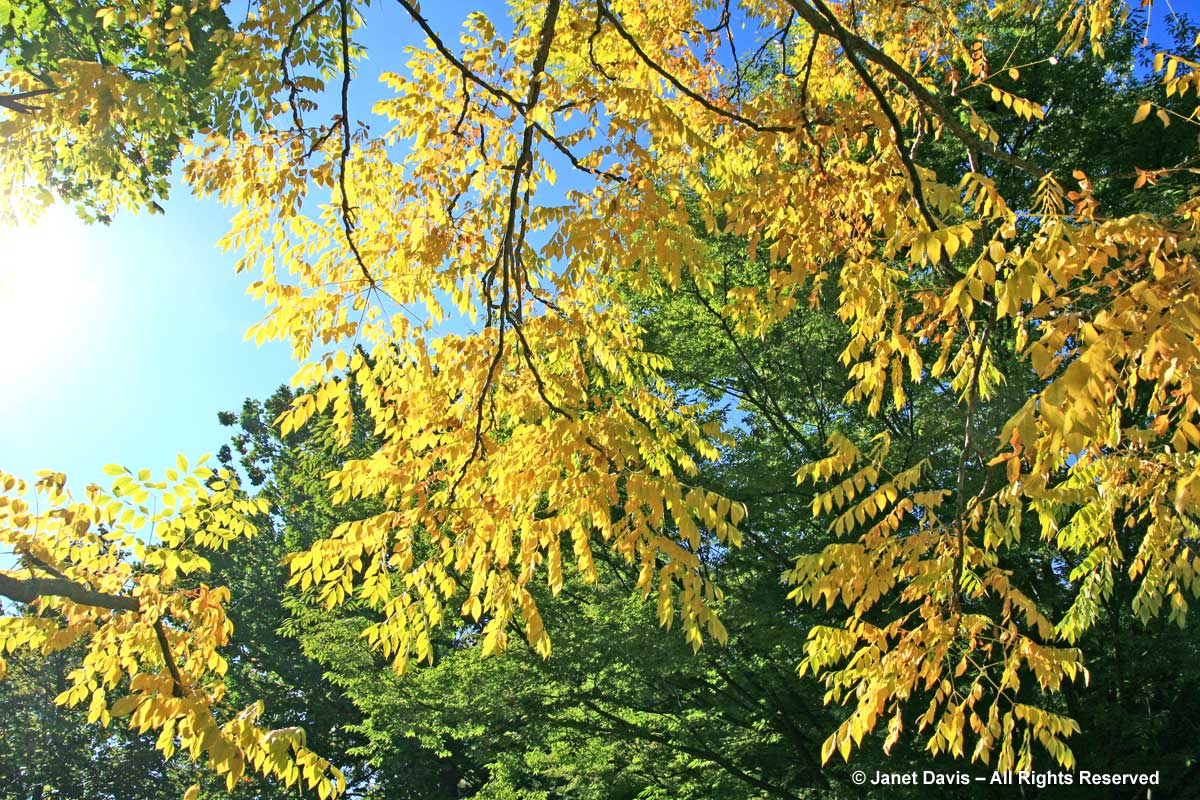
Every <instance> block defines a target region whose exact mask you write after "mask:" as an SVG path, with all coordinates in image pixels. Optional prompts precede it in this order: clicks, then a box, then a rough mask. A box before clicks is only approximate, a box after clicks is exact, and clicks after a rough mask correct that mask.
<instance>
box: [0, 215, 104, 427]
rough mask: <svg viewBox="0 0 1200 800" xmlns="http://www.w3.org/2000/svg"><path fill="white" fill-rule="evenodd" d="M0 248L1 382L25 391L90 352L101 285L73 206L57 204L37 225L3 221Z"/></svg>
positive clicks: (51, 379)
mask: <svg viewBox="0 0 1200 800" xmlns="http://www.w3.org/2000/svg"><path fill="white" fill-rule="evenodd" d="M0 248H2V251H0V252H2V253H3V255H2V257H0V347H2V348H3V352H4V358H5V364H4V368H3V369H0V389H3V390H7V391H12V390H16V391H17V392H19V393H21V394H25V393H26V392H28V391H29V390H30V389H32V388H33V387H34V386H41V385H45V384H48V383H53V382H54V381H55V376H58V375H61V374H62V372H63V371H64V370H66V369H70V368H72V367H73V366H75V365H77V364H79V363H81V362H82V359H84V358H86V357H88V356H89V353H88V341H89V340H90V338H91V337H89V336H88V329H89V328H90V327H91V326H93V325H94V324H96V323H97V322H98V320H99V319H100V317H101V315H100V314H99V313H98V305H99V303H100V302H101V297H102V291H101V285H100V282H99V281H98V280H96V277H95V276H94V275H92V274H91V270H90V269H89V264H90V262H91V260H92V259H91V258H90V257H89V253H88V247H87V244H86V230H85V228H84V223H83V222H81V221H80V220H78V219H76V218H75V217H74V216H72V214H71V212H70V211H68V210H67V209H64V208H61V207H57V206H56V207H54V208H51V209H50V210H49V211H47V213H46V214H45V215H44V216H43V217H42V219H41V220H40V221H39V222H38V224H37V225H35V226H31V227H17V228H12V227H3V228H0ZM12 399H15V398H10V400H12ZM5 404H6V405H7V404H8V401H6V403H5Z"/></svg>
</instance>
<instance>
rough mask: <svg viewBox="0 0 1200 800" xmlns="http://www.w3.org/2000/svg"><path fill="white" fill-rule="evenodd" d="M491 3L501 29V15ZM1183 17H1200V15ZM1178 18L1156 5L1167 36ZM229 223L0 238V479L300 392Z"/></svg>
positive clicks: (454, 10)
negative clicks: (269, 337)
mask: <svg viewBox="0 0 1200 800" xmlns="http://www.w3.org/2000/svg"><path fill="white" fill-rule="evenodd" d="M489 5H491V6H493V8H494V10H493V12H492V16H493V21H494V22H495V23H496V24H497V27H498V28H500V29H503V28H504V24H503V11H502V9H501V8H500V7H499V4H489ZM1172 5H1173V6H1174V9H1175V10H1176V11H1179V12H1189V13H1192V14H1194V13H1195V12H1196V11H1197V6H1198V5H1200V3H1198V2H1197V0H1172ZM471 6H472V7H474V6H475V4H471ZM1166 6H1167V3H1166V2H1165V0H1157V2H1156V3H1155V8H1154V17H1155V21H1156V23H1157V22H1158V21H1159V20H1161V19H1162V18H1163V17H1165V16H1166V14H1168V13H1170V12H1169V9H1167V8H1166ZM467 11H468V6H467V5H466V4H462V3H445V4H443V5H441V6H439V7H438V8H437V9H436V10H435V9H434V7H433V5H430V6H429V10H428V11H427V13H429V15H430V17H431V21H432V22H433V24H434V25H435V27H436V28H437V29H438V30H439V32H441V33H442V35H443V38H444V40H446V41H447V42H454V41H456V40H457V30H458V25H459V22H460V21H461V19H462V17H464V16H465V14H466V13H467ZM364 39H365V43H366V44H367V46H368V50H369V53H370V57H369V59H368V61H367V62H365V63H364V64H363V65H362V67H361V72H360V74H359V76H358V79H357V80H356V81H355V84H354V88H353V95H352V96H353V99H354V104H355V106H356V108H357V109H360V112H359V113H358V114H357V115H356V116H360V117H362V118H366V115H367V109H369V107H370V105H371V104H372V103H373V102H374V101H375V100H377V99H380V98H382V97H384V96H385V94H386V89H385V88H384V87H383V86H382V85H381V84H380V83H379V82H378V81H377V76H378V74H379V73H380V72H382V71H384V70H388V69H391V70H397V69H400V68H402V64H403V58H402V57H401V50H402V48H403V47H405V46H406V45H415V44H418V43H419V41H420V39H419V37H418V35H417V34H416V29H415V26H414V25H412V24H411V23H410V22H408V21H407V19H405V18H404V17H403V16H402V14H401V12H400V11H399V9H397V8H396V7H394V6H393V5H391V4H377V5H375V6H374V7H373V8H372V9H371V11H370V15H369V17H368V19H367V29H366V34H365V37H364ZM556 166H557V165H556ZM564 172H569V170H563V169H560V170H559V173H560V175H562V174H564ZM227 221H228V213H227V212H226V211H225V210H224V209H222V208H220V207H219V206H217V205H216V204H214V203H212V202H210V201H203V202H201V201H197V200H195V199H193V198H192V197H191V196H190V194H189V193H188V192H187V191H186V190H185V189H184V188H183V187H180V186H177V187H176V190H175V191H174V193H173V197H172V199H171V201H170V202H169V203H167V204H166V214H165V215H162V216H147V215H140V216H135V215H131V214H122V215H119V216H118V217H117V218H116V219H115V220H114V222H113V223H112V225H110V226H108V227H104V226H99V225H94V226H88V225H85V224H83V223H82V222H80V221H78V220H77V219H75V218H74V217H73V216H72V215H71V213H70V212H68V211H64V210H62V209H56V210H53V211H51V212H50V214H49V215H48V217H47V219H46V220H45V222H44V223H43V224H42V226H41V227H40V228H36V229H32V230H23V231H12V230H2V229H0V242H2V250H0V254H2V255H0V257H2V258H3V263H2V264H0V342H3V347H4V348H5V351H6V358H5V360H4V362H3V366H0V469H2V470H5V471H7V472H10V473H13V474H16V475H18V476H24V477H30V476H32V473H33V472H34V471H35V470H38V469H55V470H59V471H62V472H66V473H67V475H68V477H69V478H70V481H71V483H70V485H71V486H74V487H78V488H80V489H81V488H82V487H83V486H84V485H86V484H87V483H88V482H92V481H95V482H98V483H107V482H108V479H107V478H106V477H105V476H104V475H103V473H102V467H103V465H104V464H106V463H110V462H117V463H121V464H124V465H126V466H129V467H131V468H134V469H138V468H143V467H149V468H151V469H154V470H156V471H158V470H160V469H162V468H165V467H167V466H170V465H171V464H173V463H174V460H175V454H176V453H179V452H182V453H183V454H184V455H185V456H187V457H188V459H189V460H192V459H194V458H195V457H196V456H198V455H200V454H202V453H205V452H215V451H216V450H217V448H219V447H220V445H221V444H222V443H224V442H225V441H226V440H227V438H228V430H227V429H223V428H222V427H221V426H220V425H218V423H217V417H216V414H217V411H219V410H237V409H238V408H240V406H241V402H242V400H243V398H245V397H248V396H249V397H264V396H266V395H267V394H269V393H270V392H271V391H272V390H273V389H274V388H275V387H276V386H278V385H279V384H281V383H287V382H289V380H290V377H291V374H292V372H293V369H294V365H293V364H292V363H291V362H290V360H289V355H288V350H287V347H286V346H285V345H281V344H278V343H269V344H266V345H264V346H263V347H261V348H256V347H255V346H254V345H253V344H252V343H250V342H246V341H244V338H243V335H244V332H245V330H246V329H247V328H248V327H249V326H250V325H252V324H253V323H254V322H256V321H257V320H258V319H259V318H260V317H261V316H262V314H263V312H264V307H263V306H261V305H259V304H256V303H255V302H254V301H252V300H251V299H249V298H248V297H246V296H245V294H244V291H245V287H246V285H247V283H248V282H249V280H251V279H250V278H248V277H247V276H245V275H242V276H235V275H234V273H233V264H234V258H235V255H234V254H232V253H231V254H222V253H221V252H220V251H218V250H217V248H216V247H215V242H216V241H217V239H218V238H219V237H220V236H221V235H222V234H223V233H224V232H225V231H226V230H227Z"/></svg>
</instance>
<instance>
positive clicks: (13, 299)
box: [0, 3, 502, 496]
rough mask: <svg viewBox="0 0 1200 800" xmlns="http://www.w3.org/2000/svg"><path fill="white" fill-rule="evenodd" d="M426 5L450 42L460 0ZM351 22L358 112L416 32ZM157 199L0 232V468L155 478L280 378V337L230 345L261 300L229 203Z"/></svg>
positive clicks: (381, 16) (283, 372)
mask: <svg viewBox="0 0 1200 800" xmlns="http://www.w3.org/2000/svg"><path fill="white" fill-rule="evenodd" d="M426 13H427V14H428V15H429V16H430V18H431V20H432V21H433V23H434V24H435V25H437V26H438V29H439V30H440V31H441V32H443V35H444V37H445V38H446V39H447V40H449V41H452V42H453V41H457V28H458V24H459V21H460V20H461V18H462V17H463V16H465V14H466V6H463V5H460V4H453V3H450V4H446V7H445V8H443V9H442V10H441V11H440V12H437V11H432V10H430V11H427V12H426ZM501 13H502V12H501ZM367 22H368V27H367V31H368V32H369V33H368V34H367V35H366V36H365V42H366V44H367V46H368V50H369V57H368V60H367V61H366V62H365V63H363V64H362V65H361V67H360V70H361V71H360V73H359V75H358V77H357V79H356V80H355V83H354V85H353V89H352V92H353V94H352V98H353V101H354V105H355V107H356V109H358V113H357V114H356V116H358V117H361V118H364V119H365V118H366V116H367V114H368V112H369V108H370V106H371V104H373V103H374V102H375V101H376V100H378V99H381V98H382V97H384V96H385V95H386V93H387V89H386V87H384V86H383V85H382V84H380V83H379V81H378V79H377V78H378V75H379V73H380V72H382V71H385V70H398V69H401V68H402V66H403V62H404V60H405V59H404V58H403V54H402V48H403V47H405V46H407V45H416V44H419V43H420V41H421V38H420V37H418V36H417V33H416V29H415V26H413V25H411V24H410V23H408V24H406V20H405V19H403V18H402V17H401V14H400V11H399V10H398V9H397V8H394V7H393V6H391V5H389V4H380V5H377V6H375V7H374V8H373V9H372V10H371V12H370V17H369V18H368V20H367ZM496 22H497V26H498V27H501V29H502V19H499V18H498V19H497V20H496ZM314 113H315V112H314ZM314 118H315V117H314ZM165 209H166V213H165V214H164V215H155V216H150V215H147V214H140V215H134V214H129V213H122V214H119V215H117V217H116V218H115V219H114V220H113V222H112V224H111V225H109V226H102V225H86V224H84V223H83V222H81V221H79V220H78V219H76V218H75V217H74V215H73V213H72V212H70V211H69V210H65V209H62V208H55V209H52V210H51V211H50V212H49V213H48V214H47V216H46V219H45V220H43V222H42V224H41V225H39V226H38V227H36V228H32V229H23V230H13V229H3V228H0V243H2V245H0V343H3V344H2V345H0V346H3V347H4V350H5V359H4V361H3V363H2V364H0V470H3V471H5V472H8V473H10V474H14V475H17V476H18V477H25V478H29V477H32V475H33V472H34V471H35V470H39V469H53V470H57V471H60V472H65V473H67V476H68V479H69V481H70V482H69V484H68V486H69V487H74V488H75V489H76V494H77V496H82V488H83V487H84V486H85V485H87V483H90V482H96V483H100V484H102V485H106V486H107V485H108V484H109V483H110V482H111V480H112V479H111V478H109V477H108V476H105V475H104V474H103V469H102V468H103V466H104V465H105V464H108V463H119V464H123V465H125V466H128V467H130V468H132V469H135V470H136V469H140V468H150V469H153V470H154V471H155V472H156V473H158V472H160V471H161V470H162V469H165V468H166V467H169V466H172V465H173V464H174V462H175V455H176V453H183V454H184V455H185V456H186V457H187V458H188V459H189V461H191V460H194V459H195V458H196V457H197V456H199V455H201V454H203V453H206V452H212V453H215V452H216V450H217V449H218V448H219V447H220V446H221V444H223V443H224V442H226V441H227V440H228V436H229V429H227V428H223V427H222V426H220V425H219V424H218V423H217V412H218V411H220V410H232V411H236V410H238V409H240V408H241V405H242V400H243V399H244V398H246V397H258V398H262V397H265V396H266V395H268V394H270V393H271V392H272V391H273V390H274V389H275V387H277V386H279V385H280V384H281V383H289V382H290V380H291V376H292V373H293V372H294V369H295V364H294V363H292V362H291V361H290V355H289V350H288V347H287V346H286V345H285V344H280V343H267V344H264V345H263V346H262V347H261V348H258V347H255V345H254V343H253V342H247V341H245V340H244V334H245V331H246V329H247V328H249V327H250V326H251V325H252V324H254V323H255V322H257V321H258V320H259V319H260V318H261V317H262V316H263V314H264V312H265V306H263V305H262V304H261V303H258V302H256V301H254V300H252V299H251V298H249V297H247V296H246V295H245V289H246V286H247V285H248V284H249V282H250V280H252V278H251V277H248V276H247V275H244V274H243V275H240V276H239V275H235V274H234V271H233V268H234V262H235V259H236V254H235V253H221V252H220V251H219V250H218V249H217V247H216V241H217V240H218V239H219V238H220V237H221V235H222V234H224V233H225V232H226V231H227V230H228V221H229V218H230V212H228V211H227V210H226V209H224V208H222V207H220V206H219V205H218V204H216V203H214V202H212V201H199V200H196V199H195V198H193V197H192V196H191V195H190V193H189V192H188V191H187V189H186V187H183V186H182V185H179V183H178V182H176V184H175V187H174V190H173V191H172V196H171V199H170V201H169V202H168V203H166V204H165Z"/></svg>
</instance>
